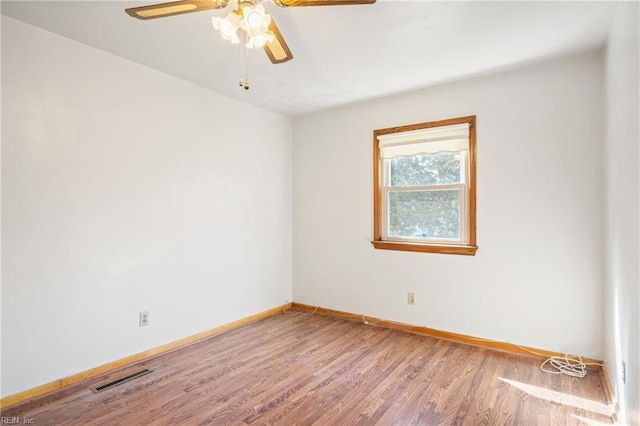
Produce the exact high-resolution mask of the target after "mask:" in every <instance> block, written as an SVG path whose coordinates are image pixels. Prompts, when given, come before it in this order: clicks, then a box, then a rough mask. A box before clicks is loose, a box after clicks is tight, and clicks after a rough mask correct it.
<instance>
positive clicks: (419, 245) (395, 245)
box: [371, 115, 478, 256]
mask: <svg viewBox="0 0 640 426" xmlns="http://www.w3.org/2000/svg"><path fill="white" fill-rule="evenodd" d="M462 123H468V124H469V156H468V157H469V158H468V161H469V182H468V185H467V187H468V189H467V194H466V196H467V197H468V202H469V204H468V210H467V216H468V217H467V224H468V230H467V232H468V243H467V244H442V243H433V242H424V243H423V242H405V241H389V240H383V239H382V236H383V228H382V227H383V216H384V215H383V211H382V192H383V182H382V179H383V171H382V167H383V165H382V161H381V156H380V147H379V142H378V136H380V135H388V134H392V133H401V132H409V131H414V130H421V129H428V128H431V127H441V126H449V125H453V124H462ZM371 244H373V247H375V248H376V249H383V250H400V251H412V252H422V253H443V254H458V255H466V256H474V255H475V254H476V251H477V250H478V246H477V244H476V116H475V115H471V116H466V117H458V118H451V119H447V120H439V121H430V122H426V123H418V124H410V125H406V126H399V127H389V128H386V129H378V130H374V131H373V241H371Z"/></svg>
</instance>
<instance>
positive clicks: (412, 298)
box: [407, 292, 416, 305]
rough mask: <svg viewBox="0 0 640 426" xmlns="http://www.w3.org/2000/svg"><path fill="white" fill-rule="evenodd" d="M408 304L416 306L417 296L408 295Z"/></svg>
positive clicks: (411, 293) (410, 293)
mask: <svg viewBox="0 0 640 426" xmlns="http://www.w3.org/2000/svg"><path fill="white" fill-rule="evenodd" d="M407 303H408V304H410V305H415V304H416V294H415V293H413V292H409V293H407Z"/></svg>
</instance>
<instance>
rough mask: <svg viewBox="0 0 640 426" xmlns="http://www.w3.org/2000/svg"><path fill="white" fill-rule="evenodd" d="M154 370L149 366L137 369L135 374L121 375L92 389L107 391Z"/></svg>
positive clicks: (96, 391)
mask: <svg viewBox="0 0 640 426" xmlns="http://www.w3.org/2000/svg"><path fill="white" fill-rule="evenodd" d="M152 372H153V370H149V369H147V368H145V369H144V370H140V371H137V372H135V373H133V374H129V375H128V376H125V377H121V378H120V379H117V380H114V381H113V382H109V383H105V384H104V385H100V386H98V387H95V388H92V389H91V390H92V391H94V392H95V393H98V392H102V391H106V390H108V389H111V388H113V387H115V386H118V385H121V384H123V383H124V382H128V381H129V380H133V379H137V378H138V377H142V376H145V375H147V374H149V373H152Z"/></svg>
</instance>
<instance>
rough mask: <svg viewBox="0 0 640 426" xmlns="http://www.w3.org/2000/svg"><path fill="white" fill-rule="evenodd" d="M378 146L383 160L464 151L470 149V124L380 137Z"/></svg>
mask: <svg viewBox="0 0 640 426" xmlns="http://www.w3.org/2000/svg"><path fill="white" fill-rule="evenodd" d="M378 146H379V147H380V155H381V156H382V158H394V157H408V156H411V155H418V154H434V153H436V152H442V151H449V152H458V151H464V150H467V149H469V123H461V124H453V125H451V126H441V127H429V128H427V129H420V130H411V131H408V132H400V133H391V134H388V135H379V136H378Z"/></svg>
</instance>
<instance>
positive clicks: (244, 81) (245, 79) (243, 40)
mask: <svg viewBox="0 0 640 426" xmlns="http://www.w3.org/2000/svg"><path fill="white" fill-rule="evenodd" d="M240 87H244V89H245V90H249V49H248V48H247V34H246V33H245V32H244V31H240Z"/></svg>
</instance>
